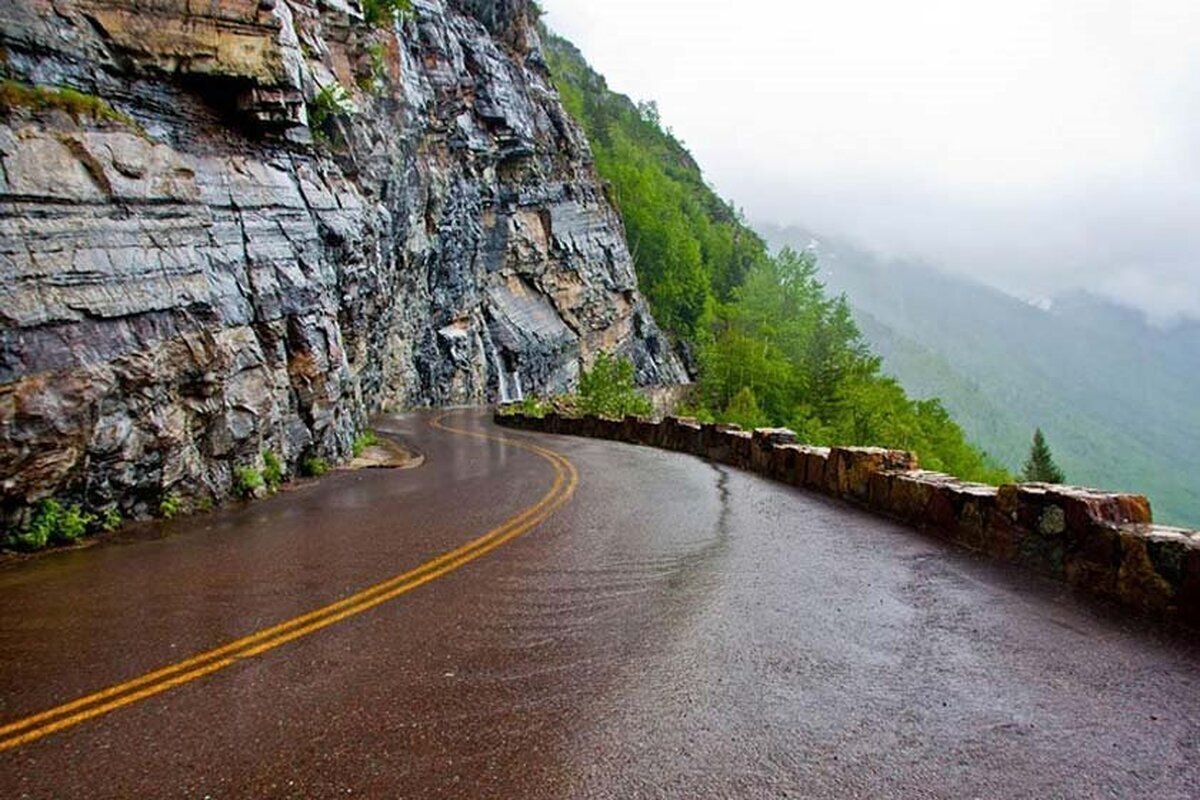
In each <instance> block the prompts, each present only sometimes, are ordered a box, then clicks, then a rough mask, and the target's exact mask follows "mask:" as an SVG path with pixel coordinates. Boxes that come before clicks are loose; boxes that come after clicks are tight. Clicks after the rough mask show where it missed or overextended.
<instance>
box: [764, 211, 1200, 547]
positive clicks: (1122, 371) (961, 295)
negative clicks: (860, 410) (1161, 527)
mask: <svg viewBox="0 0 1200 800" xmlns="http://www.w3.org/2000/svg"><path fill="white" fill-rule="evenodd" d="M763 230H764V232H765V233H766V234H767V236H768V238H769V239H770V240H771V241H772V242H773V243H774V244H776V245H780V246H782V245H791V246H797V245H799V246H806V247H812V248H813V249H815V250H816V252H817V253H818V254H819V258H820V262H821V264H822V268H823V269H822V278H823V279H824V280H825V281H826V282H827V283H828V285H829V286H830V287H831V288H832V289H834V290H836V291H843V292H846V294H847V295H848V297H849V298H850V301H851V304H852V305H853V306H854V308H855V314H856V318H857V319H858V321H859V324H860V326H861V328H862V330H863V332H864V335H865V336H866V338H867V339H868V341H870V342H871V345H872V347H873V349H874V350H875V351H876V352H877V353H879V354H880V355H881V356H882V357H883V359H884V366H885V370H886V371H888V372H889V373H891V374H894V375H896V376H897V377H898V378H899V379H900V380H901V381H902V382H903V384H904V385H905V386H906V387H907V388H908V389H909V390H910V391H911V392H913V393H914V394H916V395H918V396H927V395H936V396H938V397H940V398H942V400H943V402H944V403H945V404H946V407H947V409H948V410H949V411H950V412H951V413H952V414H953V415H954V417H955V418H956V419H957V420H958V421H959V422H960V423H961V424H962V425H963V427H964V429H965V430H966V431H967V432H968V434H969V435H970V436H971V438H972V439H973V440H975V441H977V442H979V443H980V444H981V445H983V446H984V447H986V448H987V449H988V451H989V452H991V453H992V454H994V455H995V456H997V457H998V458H1000V459H1001V460H1002V461H1003V462H1004V463H1005V464H1007V465H1008V466H1009V467H1010V468H1016V467H1018V466H1019V465H1020V463H1021V461H1022V460H1023V459H1024V458H1025V456H1026V455H1027V454H1028V450H1029V441H1030V437H1031V436H1032V433H1033V429H1034V428H1035V427H1037V426H1040V427H1041V428H1042V429H1043V430H1044V431H1045V433H1046V436H1047V438H1048V439H1049V442H1050V445H1051V447H1052V448H1053V451H1054V455H1055V458H1056V459H1057V460H1058V462H1059V464H1060V465H1061V466H1062V467H1063V468H1064V470H1065V471H1066V473H1067V478H1068V480H1069V481H1071V482H1074V483H1085V484H1091V485H1096V486H1101V487H1105V488H1119V489H1126V490H1132V491H1138V492H1144V493H1145V494H1147V495H1148V496H1149V497H1150V498H1151V500H1152V501H1153V503H1154V507H1155V512H1156V518H1157V519H1159V520H1160V521H1164V522H1168V523H1175V524H1187V525H1200V326H1196V325H1189V326H1181V327H1178V328H1175V329H1173V330H1170V331H1161V330H1157V329H1155V328H1153V327H1151V326H1148V325H1146V324H1145V323H1144V322H1143V321H1142V320H1141V319H1140V317H1138V316H1137V315H1135V314H1133V313H1131V312H1128V311H1125V310H1123V309H1119V308H1117V307H1114V306H1112V305H1111V304H1108V303H1106V302H1104V301H1101V300H1099V299H1097V298H1095V297H1091V296H1088V295H1074V296H1069V297H1064V298H1059V299H1058V300H1056V301H1055V302H1054V304H1053V305H1052V306H1051V307H1050V308H1049V309H1048V310H1047V309H1044V308H1041V307H1037V306H1034V305H1031V304H1029V303H1025V302H1023V301H1021V300H1018V299H1016V298H1013V297H1011V296H1009V295H1006V294H1004V293H1003V292H1000V291H997V290H995V289H991V288H989V287H986V286H983V285H981V284H977V283H974V282H972V281H969V280H965V279H962V278H956V277H952V276H949V275H946V274H943V273H940V272H937V271H935V270H932V269H930V268H927V267H922V266H920V265H916V264H911V263H905V262H895V261H889V262H885V261H883V260H881V259H879V258H877V257H875V256H873V255H871V254H869V253H866V252H863V251H861V250H858V249H855V248H854V247H852V246H849V245H846V244H844V243H838V242H833V241H829V240H821V241H820V242H819V243H818V244H816V245H815V246H814V245H813V243H814V241H815V239H814V237H813V236H812V235H811V234H810V233H808V232H807V231H804V230H802V229H795V228H790V229H787V230H780V229H773V228H770V227H769V226H764V227H763Z"/></svg>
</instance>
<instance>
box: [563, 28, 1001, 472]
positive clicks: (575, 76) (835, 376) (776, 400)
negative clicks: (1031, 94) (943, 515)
mask: <svg viewBox="0 0 1200 800" xmlns="http://www.w3.org/2000/svg"><path fill="white" fill-rule="evenodd" d="M544 41H545V44H546V58H547V63H548V65H549V67H550V70H551V73H552V75H553V77H554V81H555V84H556V85H557V87H558V90H559V92H560V94H561V95H562V98H563V102H564V105H565V106H566V108H567V110H568V111H569V112H570V113H571V114H572V115H573V116H574V117H575V118H576V119H577V120H578V121H579V122H580V124H581V125H582V126H583V129H584V130H585V132H586V133H587V136H588V139H589V141H590V143H591V146H592V151H593V153H594V156H595V161H596V168H597V170H598V171H599V173H600V175H601V177H602V178H603V179H604V180H605V181H606V182H607V184H608V188H609V190H610V193H611V197H612V200H613V202H614V204H615V205H616V206H617V208H618V210H619V211H620V213H621V216H622V218H623V219H624V221H625V225H626V233H627V236H628V239H629V246H630V250H631V252H632V253H633V256H634V261H635V265H636V267H637V273H638V280H639V284H640V287H641V289H642V291H643V292H644V293H645V294H646V296H647V298H648V299H649V302H650V305H651V308H652V309H653V311H654V315H655V318H656V319H657V320H658V321H659V323H660V324H661V325H663V326H664V327H665V328H666V329H667V330H668V331H669V332H670V334H671V335H673V336H674V337H675V338H676V341H677V342H678V343H680V344H681V345H682V348H683V349H684V350H686V351H687V352H689V353H692V354H694V361H695V363H696V366H697V367H698V372H699V406H698V407H697V408H696V409H694V410H695V412H696V413H697V415H698V416H701V417H704V418H709V419H723V420H728V421H733V422H738V423H739V424H742V425H743V426H746V427H751V426H758V425H786V426H788V427H791V428H793V429H794V430H796V431H797V433H799V434H800V436H801V437H802V438H803V439H804V440H806V441H808V442H812V443H815V444H862V445H881V446H887V447H898V448H905V449H910V450H914V451H916V452H917V453H918V455H919V456H920V458H921V461H922V463H923V465H925V466H926V467H928V468H931V469H939V470H944V471H947V472H950V473H952V474H955V475H958V476H960V477H964V478H967V479H971V480H981V481H989V482H997V481H1002V480H1007V479H1008V478H1009V475H1008V474H1007V472H1006V471H1005V470H1004V469H1002V468H1000V467H999V466H998V465H997V464H996V463H994V462H993V461H991V460H990V459H989V458H988V457H987V456H986V454H984V453H983V452H982V451H980V450H979V449H978V448H976V447H974V446H973V445H971V444H970V443H969V442H968V441H967V439H966V436H965V435H964V434H963V431H962V429H961V428H960V427H959V426H958V425H957V424H956V423H955V422H954V420H953V419H951V417H950V415H949V414H948V413H947V412H946V410H945V408H943V407H942V404H941V403H940V402H939V401H938V400H936V399H927V400H921V401H914V400H913V399H911V398H910V397H909V396H908V395H907V394H906V393H905V391H904V389H903V388H902V387H901V385H900V384H899V383H898V382H896V381H895V380H894V379H892V378H890V377H887V376H885V375H884V374H883V373H882V370H881V362H880V360H879V358H878V357H877V356H875V355H874V354H873V353H872V352H871V351H870V349H869V347H868V345H867V343H866V341H865V339H864V338H863V337H862V335H861V333H860V332H859V329H858V327H857V325H856V323H855V321H854V318H853V316H852V314H851V311H850V306H849V304H848V303H847V301H846V299H845V298H844V297H840V296H838V297H833V296H830V295H829V294H828V293H827V292H826V291H825V288H824V286H823V285H822V284H821V282H820V281H819V280H818V279H817V264H816V261H815V259H814V258H813V257H812V255H811V254H807V253H799V252H796V251H790V250H788V251H784V252H782V253H780V254H778V255H776V256H772V255H770V254H769V252H768V250H767V247H766V246H765V244H764V242H763V240H762V239H761V238H760V237H759V236H758V235H757V234H756V233H754V232H753V231H752V230H751V229H750V228H749V227H747V226H746V225H745V224H744V223H743V221H742V220H741V218H740V216H739V214H738V213H737V212H736V211H735V210H734V209H733V208H732V207H731V206H730V205H729V204H728V203H726V202H725V201H723V200H722V199H721V198H720V197H718V196H717V195H716V193H715V192H713V191H712V189H711V188H710V187H709V186H708V185H707V184H706V183H705V181H704V177H703V174H702V173H701V171H700V168H699V167H698V166H697V164H696V162H695V161H694V160H693V159H692V157H691V155H690V154H689V153H688V151H687V149H686V148H685V147H684V146H683V145H682V144H681V143H680V142H679V141H678V140H677V139H675V137H674V136H673V135H672V134H671V133H670V131H669V130H666V129H664V128H663V126H662V123H661V121H660V120H659V117H658V112H657V109H656V108H655V106H654V105H653V104H641V105H638V104H635V103H634V102H632V101H631V100H630V99H629V98H627V97H625V96H623V95H619V94H616V93H614V92H612V91H610V90H609V89H608V86H607V84H606V83H605V81H604V78H603V77H601V76H600V75H598V74H597V73H596V72H595V71H594V70H592V69H591V68H590V67H589V66H588V64H587V62H586V61H585V60H584V58H583V56H582V54H581V53H580V52H579V51H578V49H576V48H575V47H574V46H573V45H571V44H570V43H569V42H567V41H565V40H563V39H562V38H560V37H557V36H554V35H553V34H550V33H549V32H545V35H544Z"/></svg>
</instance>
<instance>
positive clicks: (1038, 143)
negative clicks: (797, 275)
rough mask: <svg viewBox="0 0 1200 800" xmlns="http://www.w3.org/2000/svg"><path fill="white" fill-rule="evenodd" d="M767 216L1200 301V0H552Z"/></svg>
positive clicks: (1138, 294)
mask: <svg viewBox="0 0 1200 800" xmlns="http://www.w3.org/2000/svg"><path fill="white" fill-rule="evenodd" d="M541 3H542V6H543V7H544V8H545V9H546V11H547V12H548V17H547V20H546V21H547V23H548V24H549V25H550V26H551V27H552V28H553V29H555V30H557V31H558V32H560V33H562V34H564V35H566V36H567V37H568V38H569V39H571V40H572V41H574V42H575V43H576V44H577V45H579V47H580V48H581V49H582V50H583V51H584V54H585V55H586V56H587V57H588V59H589V60H590V61H591V63H592V65H593V66H594V67H596V68H597V69H598V70H599V71H600V72H601V73H603V74H604V75H605V76H606V77H607V78H608V80H609V84H610V86H612V87H613V88H614V89H615V90H617V91H620V92H622V93H625V94H628V95H630V96H631V97H633V98H634V99H637V100H651V99H652V100H656V101H657V102H658V104H659V107H660V110H661V113H662V118H663V121H664V124H666V125H668V126H669V127H671V128H672V129H673V130H674V132H675V134H676V135H677V136H679V137H680V138H681V139H682V140H683V141H684V142H685V143H686V144H687V145H688V146H689V147H690V149H691V150H692V152H693V154H694V155H695V156H696V157H697V159H698V160H699V161H700V163H701V165H702V167H703V168H704V169H705V171H706V173H707V175H708V177H709V179H710V180H711V181H712V182H713V183H714V184H715V185H716V187H717V189H718V190H719V191H720V192H721V193H722V194H723V195H725V196H726V197H728V198H729V199H731V200H732V201H733V202H734V203H735V204H736V205H738V206H740V207H742V208H743V209H745V211H746V213H747V215H748V216H749V217H750V218H751V219H757V220H764V221H773V222H778V223H783V224H799V225H803V226H805V227H808V228H810V229H814V230H817V231H820V232H825V233H827V234H829V235H836V236H839V237H844V238H847V239H850V240H852V241H854V242H855V243H857V244H860V245H865V246H867V247H870V248H873V249H875V250H878V251H880V252H882V253H884V254H887V255H894V256H910V257H918V258H923V259H925V260H927V261H930V262H933V263H935V264H938V265H940V266H942V267H944V268H946V269H951V270H956V271H961V272H967V273H971V274H973V275H976V276H977V277H979V278H981V279H983V280H986V281H988V282H991V283H993V284H995V285H998V286H1001V287H1002V288H1005V289H1007V290H1009V291H1011V292H1013V293H1015V294H1018V295H1022V296H1031V297H1045V296H1050V295H1053V294H1054V293H1056V292H1060V291H1063V290H1066V289H1071V288H1076V287H1086V288H1089V289H1091V290H1093V291H1096V292H1099V293H1101V294H1105V295H1107V296H1110V297H1114V298H1117V299H1120V300H1122V301H1124V302H1126V303H1128V304H1131V305H1134V306H1136V307H1138V308H1141V309H1143V310H1145V311H1147V312H1148V313H1149V314H1150V315H1152V316H1153V317H1154V318H1155V319H1157V320H1158V321H1170V320H1171V319H1177V318H1179V317H1180V316H1189V317H1193V318H1197V319H1200V3H1198V2H1196V0H1136V1H1135V0H1001V1H996V0H919V1H918V2H907V3H898V2H896V1H895V0H821V2H807V0H800V1H799V2H795V1H793V2H776V1H774V0H738V1H737V2H731V1H730V0H721V2H715V1H711V0H691V1H690V2H686V3H684V2H680V1H679V0H605V1H604V2H596V0H541Z"/></svg>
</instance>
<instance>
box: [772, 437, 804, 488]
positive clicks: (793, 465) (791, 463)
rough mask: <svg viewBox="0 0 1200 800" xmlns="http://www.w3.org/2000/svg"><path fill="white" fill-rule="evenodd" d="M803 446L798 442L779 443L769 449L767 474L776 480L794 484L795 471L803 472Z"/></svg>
mask: <svg viewBox="0 0 1200 800" xmlns="http://www.w3.org/2000/svg"><path fill="white" fill-rule="evenodd" d="M803 465H804V447H803V446H802V445H798V444H784V445H779V446H778V447H775V448H773V449H772V450H771V461H770V464H769V466H768V470H767V474H768V475H770V476H771V477H772V478H774V479H775V480H777V481H782V482H783V483H788V484H792V485H795V483H796V473H797V471H799V472H800V473H801V474H803V470H804V466H803Z"/></svg>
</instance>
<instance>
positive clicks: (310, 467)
mask: <svg viewBox="0 0 1200 800" xmlns="http://www.w3.org/2000/svg"><path fill="white" fill-rule="evenodd" d="M326 472H329V462H328V461H326V460H325V459H323V458H321V457H320V456H309V457H308V458H306V459H304V460H303V461H301V462H300V474H301V475H303V476H304V477H306V478H319V477H321V476H322V475H324V474H325V473H326Z"/></svg>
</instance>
